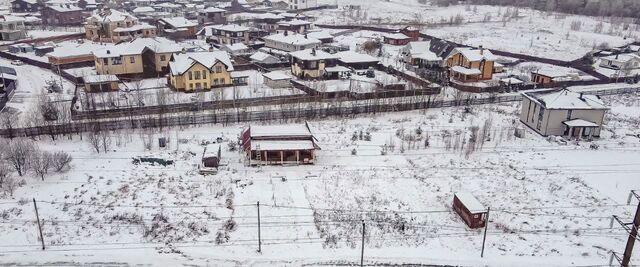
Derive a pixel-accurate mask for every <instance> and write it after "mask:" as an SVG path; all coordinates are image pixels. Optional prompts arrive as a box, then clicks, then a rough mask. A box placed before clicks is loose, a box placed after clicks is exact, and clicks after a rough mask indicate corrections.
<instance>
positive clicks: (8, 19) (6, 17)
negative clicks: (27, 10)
mask: <svg viewBox="0 0 640 267" xmlns="http://www.w3.org/2000/svg"><path fill="white" fill-rule="evenodd" d="M0 21H1V22H18V21H25V19H24V18H23V17H18V16H11V15H0Z"/></svg>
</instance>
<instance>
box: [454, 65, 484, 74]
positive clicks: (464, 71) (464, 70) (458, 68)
mask: <svg viewBox="0 0 640 267" xmlns="http://www.w3.org/2000/svg"><path fill="white" fill-rule="evenodd" d="M451 70H452V71H454V72H457V73H461V74H464V75H480V74H482V72H481V71H480V70H479V69H469V68H465V67H463V66H453V67H451Z"/></svg>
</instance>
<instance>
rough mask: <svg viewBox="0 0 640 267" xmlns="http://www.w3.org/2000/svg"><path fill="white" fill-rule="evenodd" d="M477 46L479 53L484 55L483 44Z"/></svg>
mask: <svg viewBox="0 0 640 267" xmlns="http://www.w3.org/2000/svg"><path fill="white" fill-rule="evenodd" d="M478 48H480V55H484V46H482V45H480V46H478Z"/></svg>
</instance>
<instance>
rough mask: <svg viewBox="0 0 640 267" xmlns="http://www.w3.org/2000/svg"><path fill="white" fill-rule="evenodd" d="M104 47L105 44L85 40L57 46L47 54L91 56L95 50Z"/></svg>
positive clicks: (61, 56) (51, 55) (57, 56)
mask: <svg viewBox="0 0 640 267" xmlns="http://www.w3.org/2000/svg"><path fill="white" fill-rule="evenodd" d="M101 49H104V46H103V45H100V44H96V43H91V42H85V43H82V44H75V45H65V46H61V47H56V48H55V49H54V50H53V52H49V53H47V56H49V57H53V58H69V57H78V56H91V54H92V53H93V51H96V50H101Z"/></svg>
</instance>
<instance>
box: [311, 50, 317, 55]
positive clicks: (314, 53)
mask: <svg viewBox="0 0 640 267" xmlns="http://www.w3.org/2000/svg"><path fill="white" fill-rule="evenodd" d="M311 55H313V56H316V49H315V48H311Z"/></svg>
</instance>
